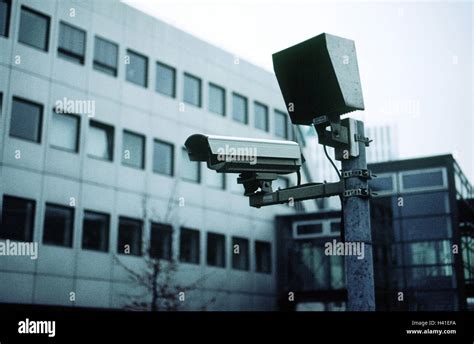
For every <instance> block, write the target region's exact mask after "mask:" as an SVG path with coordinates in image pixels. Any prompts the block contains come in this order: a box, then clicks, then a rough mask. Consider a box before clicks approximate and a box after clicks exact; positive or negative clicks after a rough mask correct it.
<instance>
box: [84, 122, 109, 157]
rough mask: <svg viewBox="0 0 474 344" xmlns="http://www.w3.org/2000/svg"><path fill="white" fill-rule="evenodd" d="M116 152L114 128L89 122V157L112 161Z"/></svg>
mask: <svg viewBox="0 0 474 344" xmlns="http://www.w3.org/2000/svg"><path fill="white" fill-rule="evenodd" d="M113 151H114V128H113V127H111V126H109V125H106V124H103V123H99V122H96V121H90V122H89V137H88V138H87V155H88V156H90V157H94V158H98V159H103V160H107V161H112V159H113Z"/></svg>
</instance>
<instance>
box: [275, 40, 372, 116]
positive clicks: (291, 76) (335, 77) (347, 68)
mask: <svg viewBox="0 0 474 344" xmlns="http://www.w3.org/2000/svg"><path fill="white" fill-rule="evenodd" d="M273 68H274V70H275V74H276V77H277V80H278V84H279V85H280V89H281V92H282V94H283V98H284V100H285V103H286V107H287V109H288V113H289V114H290V118H291V122H292V123H293V124H305V125H312V124H313V119H314V118H316V117H319V116H324V115H326V116H328V117H334V116H341V115H343V114H345V113H348V112H352V111H354V110H363V109H364V100H363V96H362V88H361V84H360V77H359V68H358V66H357V56H356V50H355V44H354V41H352V40H350V39H345V38H341V37H337V36H333V35H329V34H327V33H323V34H320V35H318V36H316V37H313V38H311V39H308V40H306V41H304V42H302V43H299V44H297V45H294V46H292V47H289V48H287V49H285V50H282V51H279V52H277V53H275V54H273Z"/></svg>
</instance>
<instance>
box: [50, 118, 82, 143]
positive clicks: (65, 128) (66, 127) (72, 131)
mask: <svg viewBox="0 0 474 344" xmlns="http://www.w3.org/2000/svg"><path fill="white" fill-rule="evenodd" d="M79 120H80V117H79V116H75V115H69V114H62V113H56V112H54V111H53V117H52V120H51V133H50V135H49V142H50V144H51V146H52V147H55V148H61V149H65V150H68V151H71V152H77V151H78V146H79Z"/></svg>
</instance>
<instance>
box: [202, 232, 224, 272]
mask: <svg viewBox="0 0 474 344" xmlns="http://www.w3.org/2000/svg"><path fill="white" fill-rule="evenodd" d="M211 238H214V239H215V240H216V243H217V240H222V239H224V241H223V243H222V248H223V250H224V252H223V256H222V257H221V258H222V262H223V265H218V264H211V263H210V262H209V259H210V255H209V253H210V252H211V251H213V250H211V249H210V246H209V240H210V239H211ZM226 241H227V237H226V235H225V234H222V233H217V232H206V265H207V266H209V267H213V268H220V269H225V268H226V267H227V257H226V256H227V249H226V246H227V243H226ZM212 249H214V248H212ZM216 258H217V252H216ZM217 260H218V259H216V261H217Z"/></svg>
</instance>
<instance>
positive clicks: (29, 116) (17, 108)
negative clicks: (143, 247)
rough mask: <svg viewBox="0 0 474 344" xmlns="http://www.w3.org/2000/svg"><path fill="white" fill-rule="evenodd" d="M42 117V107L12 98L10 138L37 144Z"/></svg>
mask: <svg viewBox="0 0 474 344" xmlns="http://www.w3.org/2000/svg"><path fill="white" fill-rule="evenodd" d="M42 117H43V106H42V105H40V104H35V103H32V102H29V101H27V100H23V99H19V98H13V104H12V117H11V121H10V136H13V137H17V138H20V139H24V140H29V141H33V142H38V143H39V142H40V141H41V123H42Z"/></svg>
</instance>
